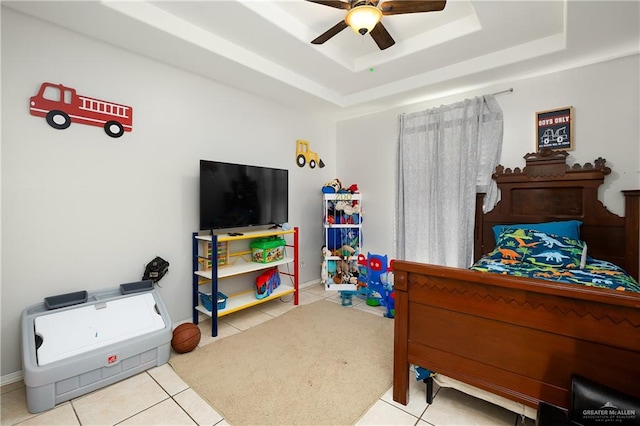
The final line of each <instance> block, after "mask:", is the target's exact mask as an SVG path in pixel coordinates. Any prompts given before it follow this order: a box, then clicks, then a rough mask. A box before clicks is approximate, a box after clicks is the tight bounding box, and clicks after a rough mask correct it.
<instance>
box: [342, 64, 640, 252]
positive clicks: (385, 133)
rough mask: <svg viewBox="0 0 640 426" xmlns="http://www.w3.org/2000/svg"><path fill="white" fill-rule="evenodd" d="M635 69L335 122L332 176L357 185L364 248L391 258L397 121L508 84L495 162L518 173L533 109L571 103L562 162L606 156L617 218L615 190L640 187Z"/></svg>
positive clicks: (581, 72) (558, 77) (608, 67)
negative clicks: (570, 139)
mask: <svg viewBox="0 0 640 426" xmlns="http://www.w3.org/2000/svg"><path fill="white" fill-rule="evenodd" d="M639 65H640V56H639V55H635V56H631V57H626V58H622V59H617V60H612V61H609V62H606V63H600V64H595V65H590V66H585V67H581V68H577V69H573V70H567V71H561V72H557V73H554V74H551V75H546V76H539V77H534V78H527V79H521V80H514V81H511V82H507V83H504V84H502V85H500V86H499V87H492V88H488V89H486V90H483V91H481V92H469V93H466V94H463V95H460V96H455V97H449V98H442V99H437V100H435V101H432V102H426V103H422V104H417V105H412V106H410V107H405V108H401V109H394V110H389V111H386V112H382V113H378V114H373V115H369V116H365V117H360V118H356V119H352V120H346V121H341V122H339V123H338V134H337V137H338V142H337V153H336V155H337V159H338V160H337V161H338V171H339V174H340V178H341V179H343V180H346V181H348V182H358V183H359V186H360V189H361V191H362V192H363V194H364V197H365V198H364V200H363V206H364V210H365V216H364V217H365V220H364V228H363V232H364V239H363V240H364V249H365V250H369V251H371V252H372V253H380V254H389V256H391V257H393V256H394V254H395V244H394V240H393V235H394V225H393V211H394V202H395V199H394V194H395V173H396V151H397V144H398V116H399V115H400V114H402V113H410V112H414V111H420V110H424V109H428V108H433V107H437V106H440V105H446V104H451V103H454V102H457V101H460V100H462V99H465V98H471V97H474V96H480V95H483V94H486V93H493V92H498V91H501V90H504V89H507V88H510V87H512V88H513V89H514V91H513V93H510V94H503V95H498V96H496V99H497V100H498V103H499V104H500V106H501V108H502V110H503V113H504V142H503V148H502V157H501V160H500V163H501V164H503V165H504V166H505V167H511V168H514V167H521V168H522V167H524V165H525V161H524V159H523V158H522V157H523V156H524V155H525V154H526V153H529V152H535V138H536V136H535V126H534V123H535V120H534V115H535V113H536V111H544V110H548V109H554V108H562V107H566V106H573V107H574V114H575V127H574V138H575V144H574V147H575V149H574V150H573V151H569V154H570V155H569V157H568V163H569V164H574V163H580V164H584V163H586V162H590V163H593V161H594V160H595V159H596V158H598V157H603V158H606V160H607V165H608V166H609V167H611V169H612V173H611V174H610V175H609V176H607V177H606V179H605V183H604V184H603V185H602V186H601V187H600V198H601V199H603V200H604V204H605V205H606V206H607V207H608V208H609V209H610V210H611V211H612V212H614V213H616V214H619V215H623V214H624V204H623V203H624V201H623V196H622V194H621V193H620V191H621V190H626V189H640V131H639V126H640V120H639V117H640V86H639V80H640V79H639V78H638V76H639V75H640V66H639Z"/></svg>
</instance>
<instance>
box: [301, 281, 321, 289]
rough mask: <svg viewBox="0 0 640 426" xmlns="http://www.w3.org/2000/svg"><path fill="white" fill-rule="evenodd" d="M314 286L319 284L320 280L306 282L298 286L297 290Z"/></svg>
mask: <svg viewBox="0 0 640 426" xmlns="http://www.w3.org/2000/svg"><path fill="white" fill-rule="evenodd" d="M316 284H320V279H317V280H313V281H307V282H306V283H302V284H298V288H300V289H303V288H307V287H311V286H314V285H316Z"/></svg>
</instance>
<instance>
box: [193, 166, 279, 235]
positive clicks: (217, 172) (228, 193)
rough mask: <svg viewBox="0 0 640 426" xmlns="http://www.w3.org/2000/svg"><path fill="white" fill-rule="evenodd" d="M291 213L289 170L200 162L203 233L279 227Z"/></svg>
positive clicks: (201, 224) (201, 222)
mask: <svg viewBox="0 0 640 426" xmlns="http://www.w3.org/2000/svg"><path fill="white" fill-rule="evenodd" d="M288 213H289V171H288V170H285V169H274V168H270V167H258V166H249V165H244V164H234V163H223V162H220V161H208V160H200V229H201V230H205V229H223V228H240V227H248V226H260V225H279V224H282V223H284V222H287V220H288Z"/></svg>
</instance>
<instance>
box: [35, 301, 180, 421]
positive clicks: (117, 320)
mask: <svg viewBox="0 0 640 426" xmlns="http://www.w3.org/2000/svg"><path fill="white" fill-rule="evenodd" d="M172 337H173V334H172V329H171V320H170V318H169V315H168V313H167V310H166V308H165V306H164V302H163V301H162V299H161V297H160V294H159V293H158V292H157V291H156V290H155V289H152V290H148V291H144V292H139V293H133V294H122V292H121V290H120V288H116V289H113V290H102V291H97V292H94V293H89V294H88V297H87V299H86V301H85V302H84V303H79V304H75V305H72V306H66V307H61V308H57V309H48V308H47V305H46V304H45V303H39V304H37V305H33V306H31V307H29V308H27V309H25V310H24V311H23V312H22V363H23V375H24V383H25V385H26V388H27V408H28V410H29V412H30V413H39V412H42V411H45V410H48V409H51V408H53V407H54V406H55V405H56V404H59V403H61V402H64V401H68V400H70V399H73V398H76V397H78V396H80V395H83V394H85V393H88V392H92V391H94V390H96V389H99V388H102V387H104V386H107V385H110V384H112V383H115V382H117V381H119V380H122V379H125V378H128V377H131V376H133V375H135V374H137V373H139V372H142V371H145V370H147V369H149V368H152V367H156V366H159V365H162V364H165V363H166V362H167V361H168V360H169V355H170V353H171V338H172Z"/></svg>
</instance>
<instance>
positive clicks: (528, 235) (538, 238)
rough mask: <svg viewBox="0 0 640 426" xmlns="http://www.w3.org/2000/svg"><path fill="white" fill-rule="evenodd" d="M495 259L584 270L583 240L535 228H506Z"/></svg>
mask: <svg viewBox="0 0 640 426" xmlns="http://www.w3.org/2000/svg"><path fill="white" fill-rule="evenodd" d="M489 255H490V257H491V258H492V259H504V260H508V261H521V262H529V263H533V264H535V265H538V266H542V267H551V268H564V269H584V267H585V263H586V259H587V245H586V243H585V242H584V241H580V240H574V239H571V238H567V237H563V236H560V235H553V234H546V233H544V232H540V231H537V230H532V229H526V230H525V229H517V228H506V229H505V230H504V232H503V233H502V234H500V239H499V240H498V243H497V245H496V249H495V250H494V251H492V252H491V253H490V254H489Z"/></svg>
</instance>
